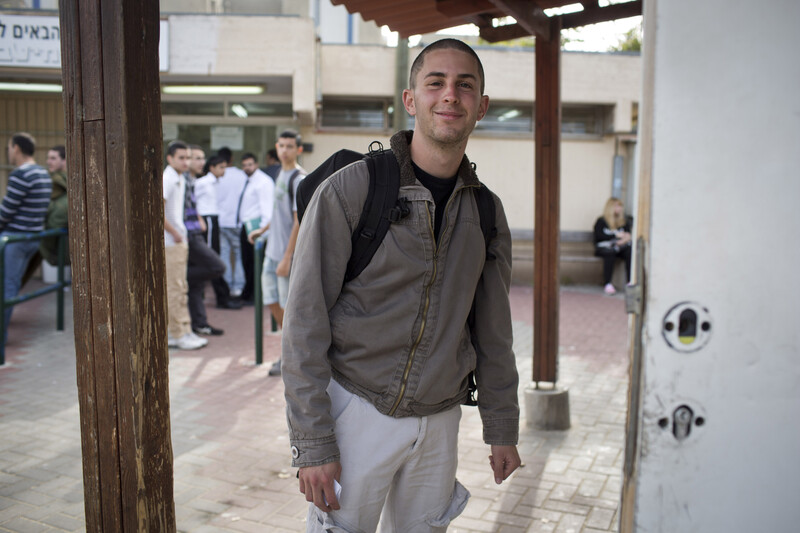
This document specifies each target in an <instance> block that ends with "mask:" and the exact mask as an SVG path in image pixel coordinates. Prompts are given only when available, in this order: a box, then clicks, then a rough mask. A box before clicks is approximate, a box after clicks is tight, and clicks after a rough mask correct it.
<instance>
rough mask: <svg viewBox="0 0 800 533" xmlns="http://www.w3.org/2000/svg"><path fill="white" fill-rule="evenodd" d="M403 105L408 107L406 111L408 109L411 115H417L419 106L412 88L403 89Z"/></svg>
mask: <svg viewBox="0 0 800 533" xmlns="http://www.w3.org/2000/svg"><path fill="white" fill-rule="evenodd" d="M403 107H405V108H406V111H408V114H409V115H411V116H412V117H413V116H416V114H417V106H416V104H415V103H414V91H412V90H411V89H405V90H403Z"/></svg>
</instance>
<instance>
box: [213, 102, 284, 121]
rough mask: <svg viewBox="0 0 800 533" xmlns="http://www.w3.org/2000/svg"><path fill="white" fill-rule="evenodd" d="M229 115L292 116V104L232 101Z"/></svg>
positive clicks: (245, 116)
mask: <svg viewBox="0 0 800 533" xmlns="http://www.w3.org/2000/svg"><path fill="white" fill-rule="evenodd" d="M228 116H231V117H232V116H237V117H239V118H247V117H291V116H292V104H281V103H272V102H231V103H230V104H229V105H228Z"/></svg>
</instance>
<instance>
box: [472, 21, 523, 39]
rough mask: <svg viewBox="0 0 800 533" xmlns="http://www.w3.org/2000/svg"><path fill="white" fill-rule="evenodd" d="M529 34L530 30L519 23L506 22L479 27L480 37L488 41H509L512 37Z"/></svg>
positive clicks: (516, 37) (517, 37)
mask: <svg viewBox="0 0 800 533" xmlns="http://www.w3.org/2000/svg"><path fill="white" fill-rule="evenodd" d="M529 35H532V34H531V32H529V31H528V30H527V29H525V28H523V27H522V26H520V25H519V24H506V25H505V26H497V27H488V26H487V27H482V28H481V29H480V36H481V39H483V40H485V41H488V42H490V43H499V42H501V41H510V40H512V39H519V38H520V37H528V36H529Z"/></svg>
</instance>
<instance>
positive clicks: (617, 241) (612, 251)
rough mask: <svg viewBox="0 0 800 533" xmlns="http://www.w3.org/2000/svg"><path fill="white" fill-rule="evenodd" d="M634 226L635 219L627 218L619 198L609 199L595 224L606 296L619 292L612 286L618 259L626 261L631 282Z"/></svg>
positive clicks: (595, 240) (596, 250)
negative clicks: (632, 231) (632, 232)
mask: <svg viewBox="0 0 800 533" xmlns="http://www.w3.org/2000/svg"><path fill="white" fill-rule="evenodd" d="M632 226H633V218H632V217H626V216H625V208H624V206H623V205H622V201H620V199H619V198H614V197H611V198H609V199H608V201H607V202H606V207H605V209H603V216H601V217H600V218H598V219H597V222H595V224H594V255H596V256H598V257H600V258H602V259H603V285H604V287H603V290H604V291H605V293H606V294H614V293H616V292H617V289H616V288H615V287H614V285H612V284H611V277H612V276H613V274H614V264H615V263H616V261H617V259H622V260H623V261H625V275H626V280H627V281H628V282H630V280H631V227H632Z"/></svg>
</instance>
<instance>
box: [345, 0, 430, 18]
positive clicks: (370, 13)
mask: <svg viewBox="0 0 800 533" xmlns="http://www.w3.org/2000/svg"><path fill="white" fill-rule="evenodd" d="M351 7H352V11H350V13H354V14H355V13H358V14H359V15H361V18H363V19H364V20H375V19H376V18H381V17H385V16H391V15H398V14H403V13H405V12H408V11H420V10H422V11H425V12H427V13H434V14H437V12H436V10H435V9H434V8H433V5H432V4H431V3H430V2H427V3H424V2H421V1H420V0H396V1H395V2H394V3H381V2H369V3H366V4H362V5H357V6H352V3H351V2H349V1H348V2H347V8H348V10H350V9H351Z"/></svg>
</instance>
